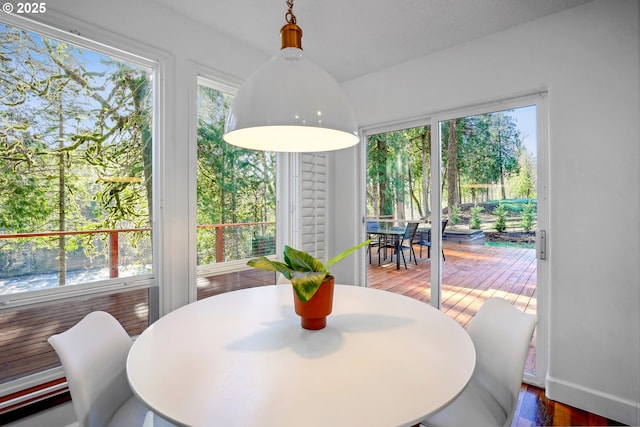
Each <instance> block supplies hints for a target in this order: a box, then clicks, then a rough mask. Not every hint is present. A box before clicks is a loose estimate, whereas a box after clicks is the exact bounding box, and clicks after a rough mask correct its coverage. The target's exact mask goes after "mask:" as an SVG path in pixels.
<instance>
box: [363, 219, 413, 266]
mask: <svg viewBox="0 0 640 427" xmlns="http://www.w3.org/2000/svg"><path fill="white" fill-rule="evenodd" d="M404 230H405V228H404V227H391V228H385V227H380V228H370V229H367V233H369V234H377V235H381V236H384V238H385V241H386V238H387V237H390V238H392V239H393V243H394V245H395V247H396V269H397V270H400V241H401V240H402V236H403V235H404ZM378 250H380V248H378ZM385 254H386V252H385Z"/></svg>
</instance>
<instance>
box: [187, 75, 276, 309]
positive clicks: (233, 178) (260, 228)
mask: <svg viewBox="0 0 640 427" xmlns="http://www.w3.org/2000/svg"><path fill="white" fill-rule="evenodd" d="M225 89H226V88H224V87H223V86H222V85H218V84H216V83H214V82H212V81H210V80H207V79H204V78H199V79H198V129H197V132H198V178H197V181H198V184H197V187H198V201H197V227H198V228H197V246H198V250H197V254H198V266H199V268H198V271H199V276H200V279H199V280H198V298H203V297H204V296H209V295H212V294H215V293H219V292H223V291H226V290H233V289H237V288H239V287H242V286H243V284H242V278H243V277H246V275H249V276H250V277H251V279H250V280H249V281H248V284H249V283H251V282H253V283H254V284H255V283H256V280H257V279H260V278H258V277H256V275H259V276H265V277H264V278H263V279H264V281H265V282H266V283H270V284H272V283H273V278H274V275H273V274H272V273H269V272H260V273H258V272H257V271H256V270H254V269H251V270H249V271H247V266H246V260H247V259H248V258H252V257H255V256H268V255H273V254H275V241H276V240H275V239H276V185H275V175H276V156H275V153H270V152H264V151H254V150H247V149H244V148H239V147H235V146H233V145H230V144H227V143H226V142H224V140H223V139H222V134H223V132H224V123H225V119H226V114H227V111H228V109H229V107H230V105H231V102H232V100H233V95H231V94H230V93H229V89H226V90H225ZM221 273H227V274H225V275H222V274H221ZM211 276H214V277H215V278H211Z"/></svg>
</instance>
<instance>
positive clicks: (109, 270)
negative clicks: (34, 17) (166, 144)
mask: <svg viewBox="0 0 640 427" xmlns="http://www.w3.org/2000/svg"><path fill="white" fill-rule="evenodd" d="M45 32H46V34H47V35H45ZM52 34H57V35H56V36H51V35H52ZM0 40H1V42H0V58H1V61H0V69H1V71H0V75H1V76H2V78H0V121H1V124H0V307H1V308H0V328H1V330H2V331H3V333H2V337H1V339H0V359H1V360H3V370H2V375H0V385H2V384H3V383H5V382H7V381H12V380H15V379H17V378H20V377H22V376H25V375H29V374H33V373H37V372H40V371H42V370H44V369H47V368H50V367H52V366H55V365H57V357H56V356H55V354H54V353H53V352H52V351H51V349H50V348H49V347H48V345H47V343H46V338H47V337H48V336H49V335H51V334H53V333H57V332H61V331H63V330H65V329H67V328H69V327H70V326H72V325H73V324H74V323H76V322H77V321H78V320H79V319H80V318H82V317H83V316H84V315H85V314H86V313H88V312H89V311H92V310H106V311H109V312H111V313H112V314H114V315H115V316H116V317H118V320H120V322H121V323H122V324H123V325H124V326H125V328H126V329H127V330H128V332H129V333H131V334H136V333H139V332H140V331H141V330H143V329H144V327H146V326H147V325H148V323H149V319H148V318H149V311H150V300H153V301H156V300H157V296H153V295H157V293H155V291H152V290H151V289H147V288H148V287H149V285H150V284H151V283H152V278H153V276H152V273H153V267H152V265H153V251H152V240H151V236H152V230H151V224H152V223H153V222H152V220H151V218H152V217H153V184H152V182H153V179H152V178H153V173H152V170H153V164H152V163H153V162H152V158H153V135H154V131H153V129H154V123H153V105H154V103H153V97H154V89H153V74H154V63H153V62H151V61H146V60H143V59H140V58H137V57H135V56H133V55H130V56H128V55H127V54H125V53H123V52H121V51H116V50H110V49H107V48H105V47H103V46H102V45H98V44H93V43H92V42H90V41H87V40H84V39H80V38H74V37H73V36H72V35H70V34H68V33H63V32H60V33H58V32H56V31H55V30H53V29H51V28H47V29H46V30H45V29H41V28H40V27H39V26H37V25H36V24H28V28H21V27H19V26H14V25H9V24H7V23H2V22H0ZM125 285H126V288H125ZM89 295H91V296H89ZM61 300H64V302H62V301H61ZM43 313H46V318H43V317H42V315H43ZM1 394H2V393H0V395H1Z"/></svg>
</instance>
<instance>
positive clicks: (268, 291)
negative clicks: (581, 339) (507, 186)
mask: <svg viewBox="0 0 640 427" xmlns="http://www.w3.org/2000/svg"><path fill="white" fill-rule="evenodd" d="M474 365H475V349H474V347H473V343H472V341H471V339H470V337H469V335H468V334H467V333H466V331H465V330H464V329H463V328H462V327H461V326H460V325H459V324H458V323H456V322H455V321H454V320H452V319H451V318H449V317H447V316H446V315H445V314H443V313H442V312H440V311H439V310H437V309H435V308H433V307H431V306H430V305H428V304H426V303H424V302H421V301H418V300H415V299H412V298H409V297H405V296H402V295H398V294H394V293H391V292H387V291H381V290H376V289H370V288H364V287H359V286H347V285H336V287H335V295H334V306H333V313H332V314H331V315H330V316H329V318H328V319H327V327H326V328H325V329H322V330H319V331H308V330H305V329H302V328H301V327H300V319H299V317H298V316H297V315H296V314H295V313H294V309H293V290H292V288H291V286H290V285H273V286H263V287H255V288H250V289H244V290H239V291H234V292H229V293H226V294H221V295H217V296H214V297H209V298H206V299H203V300H200V301H198V302H195V303H192V304H188V305H186V306H184V307H182V308H179V309H177V310H175V311H173V312H171V313H169V314H168V315H166V316H164V317H162V318H161V319H160V320H158V321H157V322H155V323H154V324H152V325H151V326H149V328H148V329H147V330H145V331H144V332H143V333H142V334H141V335H140V336H139V337H138V339H137V340H136V341H135V342H134V344H133V347H132V348H131V351H130V353H129V357H128V360H127V375H128V378H129V382H130V384H131V387H132V389H133V391H134V392H135V394H136V395H137V396H138V397H139V398H140V399H141V400H142V401H143V402H145V404H146V405H147V406H148V407H149V408H151V409H152V410H154V411H156V412H157V413H159V414H161V415H162V416H164V417H166V418H167V419H169V420H172V421H173V422H175V423H178V424H180V425H188V426H194V427H198V426H249V425H264V426H279V427H287V426H306V427H314V426H323V427H325V426H349V427H351V426H359V425H362V426H368V427H376V426H384V427H388V426H411V425H414V424H416V423H417V422H418V421H419V420H421V419H423V418H424V417H426V416H428V415H429V414H431V413H433V412H435V411H437V410H438V409H440V408H442V407H444V406H445V405H447V404H448V403H449V402H450V401H451V400H452V399H454V398H455V397H456V396H457V395H458V394H459V393H460V392H461V391H462V389H463V388H464V387H465V385H466V384H467V382H468V381H469V379H470V377H471V374H472V372H473V369H474Z"/></svg>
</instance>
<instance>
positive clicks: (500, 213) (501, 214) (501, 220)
mask: <svg viewBox="0 0 640 427" xmlns="http://www.w3.org/2000/svg"><path fill="white" fill-rule="evenodd" d="M493 214H494V215H496V216H497V217H498V219H496V225H495V228H496V230H497V231H498V232H499V233H502V232H503V231H505V230H506V229H507V208H505V206H504V204H503V203H502V202H499V203H498V207H497V208H495V209H494V210H493Z"/></svg>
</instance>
